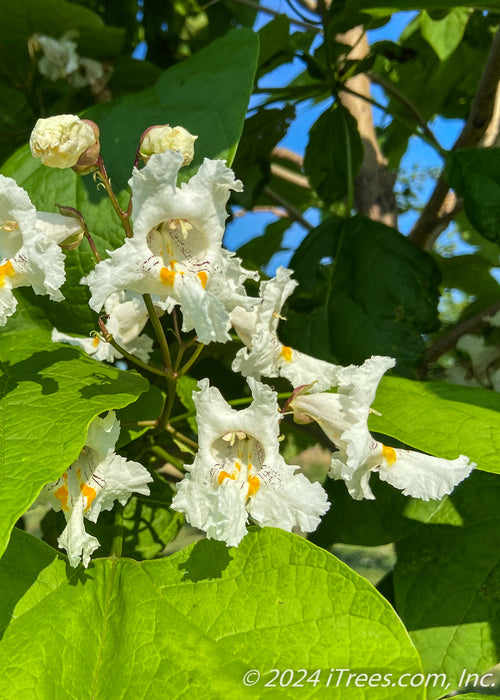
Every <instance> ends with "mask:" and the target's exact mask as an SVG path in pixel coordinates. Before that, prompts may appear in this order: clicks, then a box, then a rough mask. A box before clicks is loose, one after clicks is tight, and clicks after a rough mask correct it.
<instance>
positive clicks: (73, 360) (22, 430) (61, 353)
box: [0, 332, 147, 552]
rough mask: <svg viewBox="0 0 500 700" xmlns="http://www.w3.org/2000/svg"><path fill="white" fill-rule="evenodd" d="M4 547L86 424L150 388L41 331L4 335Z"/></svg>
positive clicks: (0, 379)
mask: <svg viewBox="0 0 500 700" xmlns="http://www.w3.org/2000/svg"><path fill="white" fill-rule="evenodd" d="M0 357H1V358H2V359H1V361H0V394H1V396H2V404H1V409H0V414H1V418H0V424H1V426H2V432H1V437H0V474H1V479H0V552H3V551H4V549H5V546H6V545H7V542H8V539H9V535H10V532H11V530H12V527H13V526H14V523H15V522H16V520H17V519H18V518H19V517H20V516H21V515H22V514H23V513H24V512H25V511H26V510H27V509H28V508H29V507H30V505H31V504H32V503H33V501H34V500H35V499H36V498H37V496H38V494H39V493H40V491H41V489H42V486H43V485H44V484H46V483H48V482H50V481H54V480H55V479H58V478H59V477H60V476H61V474H62V473H63V471H64V470H65V469H66V468H67V467H68V466H69V465H70V464H71V463H72V462H73V461H74V460H75V459H76V458H77V457H78V454H79V453H80V451H81V449H82V447H83V446H84V444H85V439H86V437H87V429H88V426H89V423H90V422H91V421H92V420H93V419H94V418H95V417H96V416H97V415H98V414H99V413H101V412H102V411H107V410H110V409H113V408H121V407H122V406H126V405H127V404H129V403H131V402H132V401H133V400H134V399H135V398H136V397H137V396H138V395H139V394H140V393H141V392H143V391H145V390H146V389H147V381H146V380H145V379H143V378H142V377H140V376H139V375H137V374H136V373H135V372H121V371H120V370H118V369H115V368H114V367H110V366H108V365H104V364H101V363H98V362H96V361H95V360H92V359H90V358H89V357H87V356H86V355H84V354H83V353H82V352H80V351H79V350H77V349H76V348H72V347H68V346H64V345H60V344H58V343H52V342H51V341H50V336H48V335H46V334H43V333H36V332H23V333H21V332H18V333H6V334H3V335H1V336H0Z"/></svg>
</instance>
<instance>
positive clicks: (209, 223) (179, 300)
mask: <svg viewBox="0 0 500 700" xmlns="http://www.w3.org/2000/svg"><path fill="white" fill-rule="evenodd" d="M182 162H183V157H182V155H181V154H180V153H178V152H177V151H167V152H165V153H158V154H154V155H152V156H151V158H150V159H149V161H148V163H147V165H146V166H145V167H144V168H143V169H142V170H137V169H134V172H133V175H132V178H131V180H130V181H129V184H130V186H131V189H132V194H133V207H132V222H133V229H134V235H133V238H128V239H127V240H126V241H125V243H124V244H123V246H122V247H121V248H118V249H117V250H113V251H110V252H109V255H110V257H109V258H108V259H106V260H103V261H102V262H100V263H99V264H98V265H97V266H96V268H95V270H94V271H93V272H91V273H90V275H89V276H88V278H87V281H88V284H89V287H90V290H91V292H92V298H91V300H90V305H91V307H92V308H93V309H94V310H95V311H100V309H101V308H102V306H103V305H104V303H105V301H106V299H107V298H108V297H109V295H110V294H113V293H114V292H119V291H122V290H125V289H128V290H132V291H135V292H138V293H139V294H144V293H148V294H151V295H152V296H153V301H154V303H155V304H156V305H157V306H158V307H160V308H161V309H164V310H166V311H168V312H169V313H170V312H171V311H172V309H173V307H174V306H176V305H180V307H181V310H182V314H183V326H182V328H183V330H184V331H189V330H192V329H193V328H194V329H195V331H196V334H197V336H198V339H199V341H200V342H201V343H209V342H211V341H220V342H225V341H227V340H229V338H230V336H229V333H228V330H229V328H230V322H229V314H228V309H229V310H231V309H232V308H234V306H236V305H238V304H240V305H247V304H248V303H252V301H251V300H250V301H249V300H248V298H247V296H246V293H245V289H244V287H243V286H242V282H243V281H244V280H245V279H247V278H249V277H254V273H248V272H247V271H246V270H243V269H242V268H241V266H240V262H239V260H238V259H237V258H234V257H232V255H231V254H230V253H228V252H227V251H223V250H222V248H221V245H222V237H223V235H224V222H225V220H226V217H227V213H226V208H225V207H226V202H227V200H228V197H229V190H231V189H234V190H238V191H240V190H241V187H242V185H241V182H239V180H235V178H234V173H233V172H232V170H230V169H229V168H227V167H226V165H225V164H224V163H223V162H222V161H220V160H215V161H214V160H208V159H205V161H204V162H203V164H202V165H201V167H200V168H199V170H198V172H197V173H196V175H194V176H193V177H192V178H191V180H190V181H189V183H187V184H186V183H183V184H182V185H181V186H180V187H177V186H176V182H177V174H178V171H179V168H180V167H181V165H182Z"/></svg>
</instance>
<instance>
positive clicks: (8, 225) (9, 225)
mask: <svg viewBox="0 0 500 700" xmlns="http://www.w3.org/2000/svg"><path fill="white" fill-rule="evenodd" d="M0 229H2V231H6V232H7V233H10V232H11V231H19V224H18V223H17V221H4V222H3V224H1V225H0Z"/></svg>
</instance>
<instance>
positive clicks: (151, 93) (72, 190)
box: [2, 30, 257, 335]
mask: <svg viewBox="0 0 500 700" xmlns="http://www.w3.org/2000/svg"><path fill="white" fill-rule="evenodd" d="M256 60H257V43H256V37H255V35H254V34H253V33H252V32H250V31H249V30H234V31H232V32H229V34H228V35H226V36H225V37H224V38H223V39H221V40H219V41H216V42H214V43H213V44H212V45H211V46H210V47H208V48H207V49H204V50H203V51H200V52H199V53H198V54H197V55H196V56H195V57H193V58H190V59H187V60H186V61H183V62H182V64H178V65H176V66H174V67H173V68H171V69H169V70H167V71H165V72H164V73H163V74H162V75H161V77H160V78H159V80H158V81H157V84H156V87H154V88H149V89H148V90H144V91H142V92H139V93H134V94H132V95H127V96H126V97H124V98H121V99H117V100H113V101H112V102H106V103H102V104H100V105H98V106H96V107H93V108H92V109H91V110H89V111H88V112H87V113H86V116H87V117H89V118H92V119H94V120H95V121H96V122H97V123H98V124H99V127H100V130H101V139H100V140H101V146H102V152H103V157H104V160H105V163H106V167H107V169H108V172H109V173H110V175H111V177H112V182H113V186H114V187H115V191H118V190H120V189H122V190H123V191H121V192H119V193H118V198H119V201H120V204H121V206H122V207H124V208H125V209H126V208H127V205H128V201H129V196H128V194H127V191H125V190H124V188H126V184H127V180H128V179H129V177H130V175H131V172H132V164H133V162H134V157H135V152H136V149H137V144H138V141H139V137H140V135H141V134H142V132H143V131H144V130H145V129H146V128H147V127H148V126H151V125H154V124H162V123H165V122H167V121H168V122H170V123H172V124H181V125H183V126H184V127H186V128H188V129H189V130H190V131H191V132H192V133H195V134H199V139H198V140H197V142H196V156H195V160H194V162H193V164H192V166H191V167H190V168H189V169H188V168H185V169H184V170H186V171H187V172H188V173H189V174H193V172H194V171H195V170H196V169H197V168H198V166H199V165H200V163H201V162H202V161H203V158H204V157H209V158H228V159H231V157H232V154H233V153H234V150H235V148H236V145H237V143H238V139H239V136H240V133H241V130H242V128H243V122H244V118H245V112H246V108H247V104H248V99H249V96H250V92H251V88H252V83H253V75H254V71H255V64H256ZM2 173H3V174H4V175H6V176H8V177H13V178H15V180H16V181H17V183H18V184H19V185H21V186H22V187H23V188H24V189H25V190H26V191H27V192H28V194H29V195H30V197H31V199H32V201H33V204H34V205H35V206H36V207H37V209H39V210H41V211H57V209H56V206H55V205H56V204H62V205H66V206H71V207H75V208H77V209H79V210H80V211H82V212H83V214H84V216H85V220H86V222H87V225H88V228H89V230H90V232H91V234H92V236H93V238H94V240H95V243H96V245H97V248H98V250H99V252H100V254H101V255H102V256H103V257H104V256H105V253H106V250H107V249H113V248H116V247H118V246H120V245H121V244H122V243H123V240H124V237H125V235H124V232H123V230H122V228H121V225H120V222H119V220H118V218H117V217H116V215H115V213H114V211H113V209H112V207H111V204H110V202H109V200H108V199H107V197H106V196H105V195H104V194H103V193H102V191H101V190H98V189H97V187H96V184H95V183H94V182H93V180H92V178H90V177H83V178H82V177H78V176H76V175H75V173H73V172H72V171H71V170H56V169H54V168H47V167H45V166H42V165H41V164H40V161H38V160H36V159H34V158H33V157H32V156H31V153H30V151H29V148H28V147H24V148H23V149H21V150H20V151H18V152H17V153H15V154H14V155H13V156H12V157H11V158H10V159H9V161H7V163H6V164H5V165H4V166H3V168H2ZM66 261H67V262H66V273H67V282H66V283H65V285H64V286H63V289H62V291H63V293H64V295H65V301H64V302H61V303H60V304H54V303H53V302H50V301H49V300H48V299H47V298H46V297H43V296H35V295H34V294H33V293H32V292H31V290H30V289H24V288H21V289H20V290H16V296H17V298H18V299H19V311H18V313H17V314H16V316H15V317H14V318H12V319H9V322H8V327H7V329H8V330H14V328H23V327H25V328H26V327H32V326H33V325H38V326H41V327H45V328H47V329H49V328H52V327H53V326H55V327H57V328H58V330H60V331H64V332H66V333H75V334H81V335H85V334H88V333H89V332H90V331H91V330H93V329H94V328H96V325H97V317H96V315H95V314H94V313H93V312H92V311H91V310H90V308H89V306H88V298H89V292H88V288H87V287H85V286H83V285H81V284H80V280H81V278H82V277H83V276H85V275H86V274H88V272H89V271H90V270H91V269H92V267H93V265H94V263H93V261H92V256H91V253H90V250H89V247H88V245H87V243H86V241H83V242H82V244H81V246H80V247H79V248H78V249H77V250H74V251H68V253H67V256H66Z"/></svg>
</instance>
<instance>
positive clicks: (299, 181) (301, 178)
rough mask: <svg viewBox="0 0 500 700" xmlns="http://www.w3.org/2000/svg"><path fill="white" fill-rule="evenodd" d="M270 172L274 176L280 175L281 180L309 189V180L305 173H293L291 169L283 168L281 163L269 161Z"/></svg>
mask: <svg viewBox="0 0 500 700" xmlns="http://www.w3.org/2000/svg"><path fill="white" fill-rule="evenodd" d="M271 173H272V174H273V175H276V177H280V178H281V179H282V180H286V181H287V182H291V183H292V184H294V185H297V187H303V188H304V189H306V190H310V189H311V185H310V184H309V180H308V178H307V177H306V176H305V175H301V174H300V173H295V172H294V171H293V170H289V169H288V168H284V167H283V166H282V165H278V164H277V163H271Z"/></svg>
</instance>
